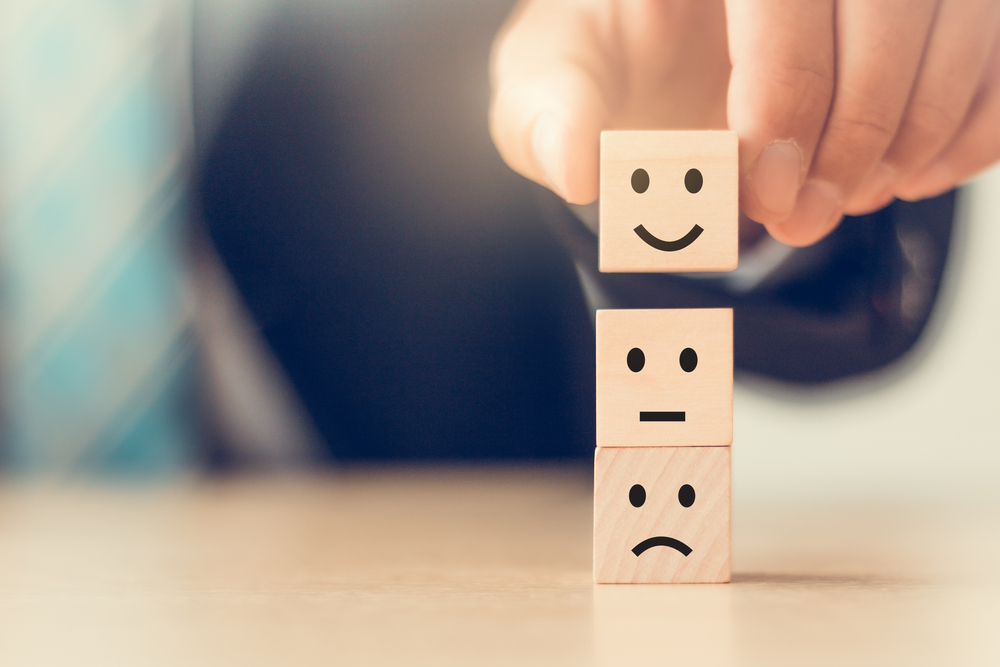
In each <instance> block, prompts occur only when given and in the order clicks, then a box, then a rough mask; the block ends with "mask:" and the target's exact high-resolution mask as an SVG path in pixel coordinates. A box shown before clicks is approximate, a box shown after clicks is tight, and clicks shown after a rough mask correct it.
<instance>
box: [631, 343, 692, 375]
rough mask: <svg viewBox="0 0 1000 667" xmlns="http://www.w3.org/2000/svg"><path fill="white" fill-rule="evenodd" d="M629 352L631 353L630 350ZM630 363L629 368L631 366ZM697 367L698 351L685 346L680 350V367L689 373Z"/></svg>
mask: <svg viewBox="0 0 1000 667" xmlns="http://www.w3.org/2000/svg"><path fill="white" fill-rule="evenodd" d="M629 354H632V353H631V352H630V353H629ZM631 367H632V366H631V364H630V365H629V368H631ZM697 367H698V353H697V352H695V351H694V350H692V349H691V348H690V347H685V348H684V349H683V350H681V368H682V369H684V372H685V373H690V372H691V371H693V370H694V369H696V368H697Z"/></svg>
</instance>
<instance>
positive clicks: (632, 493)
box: [628, 484, 694, 507]
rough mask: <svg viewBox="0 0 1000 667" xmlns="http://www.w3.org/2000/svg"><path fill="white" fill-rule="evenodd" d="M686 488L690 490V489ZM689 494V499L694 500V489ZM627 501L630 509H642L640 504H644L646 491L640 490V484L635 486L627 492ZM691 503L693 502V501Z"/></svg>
mask: <svg viewBox="0 0 1000 667" xmlns="http://www.w3.org/2000/svg"><path fill="white" fill-rule="evenodd" d="M687 488H689V489H690V488H691V487H690V486H689V487H687ZM691 494H692V496H691V497H692V498H694V495H693V494H694V489H692V490H691ZM628 501H629V502H630V503H632V507H642V504H643V503H644V502H646V489H644V488H642V484H636V485H634V486H633V487H632V488H631V489H629V490H628ZM691 502H694V500H692V501H691ZM685 507H687V505H685Z"/></svg>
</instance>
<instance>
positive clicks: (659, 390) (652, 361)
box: [597, 308, 733, 447]
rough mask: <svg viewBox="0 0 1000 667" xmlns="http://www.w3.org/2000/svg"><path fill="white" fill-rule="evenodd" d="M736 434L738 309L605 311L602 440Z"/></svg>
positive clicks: (712, 438) (607, 443)
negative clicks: (735, 335)
mask: <svg viewBox="0 0 1000 667" xmlns="http://www.w3.org/2000/svg"><path fill="white" fill-rule="evenodd" d="M732 441H733V311H732V310H731V309H728V308H715V309H662V310H657V309H649V310H599V311H597V446H598V447H682V446H702V445H707V446H719V445H729V444H731V443H732Z"/></svg>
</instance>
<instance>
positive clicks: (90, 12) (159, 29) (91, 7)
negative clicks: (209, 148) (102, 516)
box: [0, 0, 195, 474]
mask: <svg viewBox="0 0 1000 667" xmlns="http://www.w3.org/2000/svg"><path fill="white" fill-rule="evenodd" d="M189 26H190V13H189V6H188V5H187V4H186V3H184V2H180V1H171V0H152V1H149V2H143V1H141V0H92V1H84V0H75V1H74V0H63V1H59V0H0V96H2V97H0V272H2V273H0V288H2V292H0V297H2V298H0V330H2V333H0V337H2V346H3V357H2V361H3V375H2V382H3V386H2V389H0V390H2V392H3V396H4V408H5V415H4V417H5V420H4V421H5V424H4V425H5V436H6V437H5V438H4V443H3V444H4V454H5V458H6V462H7V465H8V466H10V467H13V468H15V469H18V470H22V471H28V472H48V473H56V474H60V473H69V472H78V471H88V472H93V471H107V470H112V471H121V470H128V471H144V472H164V471H173V470H179V469H181V468H183V467H184V466H185V465H186V464H187V463H188V462H189V461H190V458H191V454H192V451H193V442H194V437H193V436H194V428H195V424H194V420H193V419H192V414H193V411H192V410H191V405H190V404H191V403H192V400H191V396H192V392H191V381H192V378H193V377H194V374H193V372H192V371H193V363H194V357H193V355H192V345H191V341H190V324H191V316H192V306H193V304H192V299H191V290H190V287H189V285H188V284H187V278H186V272H185V265H184V253H183V246H184V240H185V219H186V215H187V202H186V200H185V196H186V182H185V167H186V166H187V162H188V160H189V157H190V151H189V147H190V145H191V128H190V114H189V110H188V108H189V101H188V90H189V70H188V66H189V56H188V54H189V48H188V44H189V33H190V30H189Z"/></svg>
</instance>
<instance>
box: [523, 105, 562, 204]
mask: <svg viewBox="0 0 1000 667" xmlns="http://www.w3.org/2000/svg"><path fill="white" fill-rule="evenodd" d="M531 148H532V150H534V151H535V161H536V162H537V163H538V166H539V167H540V168H541V170H542V173H543V174H544V176H545V180H546V181H548V183H549V187H550V188H552V190H553V191H554V192H555V193H556V194H557V195H559V196H560V197H563V198H564V199H565V197H566V194H565V193H566V183H565V173H564V172H565V169H563V168H562V164H561V160H560V159H559V127H558V123H557V122H556V120H555V118H553V117H552V116H551V115H550V114H545V115H543V116H540V117H539V118H538V120H536V121H535V127H534V128H533V129H532V132H531Z"/></svg>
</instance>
